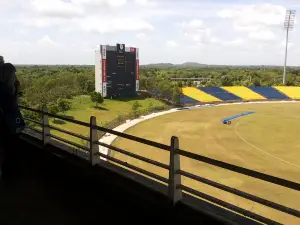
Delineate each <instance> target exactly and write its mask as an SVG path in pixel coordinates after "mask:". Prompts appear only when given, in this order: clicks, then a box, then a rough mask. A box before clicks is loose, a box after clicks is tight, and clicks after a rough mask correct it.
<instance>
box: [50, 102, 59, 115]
mask: <svg viewBox="0 0 300 225" xmlns="http://www.w3.org/2000/svg"><path fill="white" fill-rule="evenodd" d="M47 109H48V112H49V113H52V114H57V113H58V112H59V107H58V105H57V103H55V102H50V103H48V104H47Z"/></svg>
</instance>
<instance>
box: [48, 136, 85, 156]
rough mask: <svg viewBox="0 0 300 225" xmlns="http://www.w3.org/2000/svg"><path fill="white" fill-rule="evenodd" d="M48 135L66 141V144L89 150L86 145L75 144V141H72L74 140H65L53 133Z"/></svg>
mask: <svg viewBox="0 0 300 225" xmlns="http://www.w3.org/2000/svg"><path fill="white" fill-rule="evenodd" d="M50 137H53V138H54V139H57V140H59V141H62V142H65V143H67V144H69V145H73V146H75V147H77V148H80V149H82V150H84V151H87V152H89V151H90V149H89V148H87V147H84V146H82V145H79V144H76V143H74V142H72V141H68V140H65V139H63V138H61V137H58V136H56V135H54V134H50Z"/></svg>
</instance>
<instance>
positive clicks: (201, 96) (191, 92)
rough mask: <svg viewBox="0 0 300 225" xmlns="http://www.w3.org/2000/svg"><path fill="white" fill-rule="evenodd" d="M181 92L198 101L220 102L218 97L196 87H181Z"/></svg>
mask: <svg viewBox="0 0 300 225" xmlns="http://www.w3.org/2000/svg"><path fill="white" fill-rule="evenodd" d="M182 92H183V94H184V95H186V96H188V97H190V98H193V99H196V100H198V101H200V102H221V100H220V99H218V98H216V97H214V96H212V95H209V94H207V93H205V92H203V91H201V90H199V89H197V88H193V87H185V88H182Z"/></svg>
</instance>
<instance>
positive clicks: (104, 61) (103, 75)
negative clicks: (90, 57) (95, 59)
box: [102, 59, 107, 83]
mask: <svg viewBox="0 0 300 225" xmlns="http://www.w3.org/2000/svg"><path fill="white" fill-rule="evenodd" d="M106 71H107V69H106V59H102V82H103V83H106V80H107V79H106Z"/></svg>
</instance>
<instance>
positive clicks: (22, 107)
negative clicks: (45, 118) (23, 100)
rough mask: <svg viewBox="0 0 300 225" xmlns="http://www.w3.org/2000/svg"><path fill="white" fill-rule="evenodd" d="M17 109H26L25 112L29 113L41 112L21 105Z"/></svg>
mask: <svg viewBox="0 0 300 225" xmlns="http://www.w3.org/2000/svg"><path fill="white" fill-rule="evenodd" d="M19 107H20V108H21V109H26V110H28V111H31V112H36V113H42V111H41V110H39V109H33V108H29V107H26V106H23V105H19Z"/></svg>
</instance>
